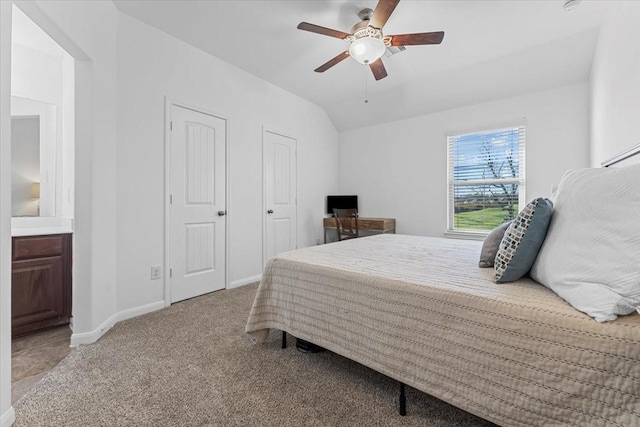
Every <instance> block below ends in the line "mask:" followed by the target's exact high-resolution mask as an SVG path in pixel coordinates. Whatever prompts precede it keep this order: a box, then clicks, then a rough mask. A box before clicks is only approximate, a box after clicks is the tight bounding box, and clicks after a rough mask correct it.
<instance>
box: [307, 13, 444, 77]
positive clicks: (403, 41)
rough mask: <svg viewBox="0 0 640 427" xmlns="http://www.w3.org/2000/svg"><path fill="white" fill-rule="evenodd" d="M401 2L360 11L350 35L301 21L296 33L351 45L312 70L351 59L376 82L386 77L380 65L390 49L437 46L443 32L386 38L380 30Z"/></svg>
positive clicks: (319, 69) (326, 68)
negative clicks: (331, 38)
mask: <svg viewBox="0 0 640 427" xmlns="http://www.w3.org/2000/svg"><path fill="white" fill-rule="evenodd" d="M398 3H400V0H379V1H378V4H377V5H376V9H375V10H371V9H363V10H361V11H360V13H359V14H358V17H359V18H360V20H361V21H360V22H358V23H357V24H355V25H354V26H353V28H351V33H345V32H343V31H338V30H332V29H331V28H325V27H321V26H319V25H314V24H309V23H308V22H301V23H300V24H298V29H299V30H304V31H310V32H312V33H318V34H322V35H325V36H329V37H335V38H338V39H342V40H346V41H348V42H350V45H349V49H347V50H345V51H344V52H342V53H341V54H339V55H338V56H336V57H335V58H333V59H330V60H329V61H327V62H326V63H324V64H322V65H321V66H319V67H318V68H316V69H315V70H314V71H315V72H317V73H323V72H325V71H327V70H328V69H329V68H331V67H333V66H334V65H336V64H338V63H339V62H341V61H343V60H344V59H346V58H347V57H349V56H351V57H352V58H353V59H355V60H356V61H358V62H360V63H361V64H365V65H368V66H369V68H371V71H373V75H374V77H375V79H376V80H380V79H383V78H385V77H387V70H386V69H385V68H384V64H383V63H382V59H381V58H382V55H383V54H384V52H385V49H386V48H387V47H389V46H414V45H426V44H440V43H441V42H442V39H443V38H444V31H436V32H432V33H415V34H399V35H394V36H385V35H383V33H382V27H384V24H386V23H387V20H388V19H389V17H390V16H391V13H393V10H394V9H395V8H396V6H397V5H398Z"/></svg>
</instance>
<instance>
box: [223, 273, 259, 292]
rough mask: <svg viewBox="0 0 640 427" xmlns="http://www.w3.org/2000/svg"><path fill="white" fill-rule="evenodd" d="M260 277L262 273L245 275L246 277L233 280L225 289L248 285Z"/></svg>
mask: <svg viewBox="0 0 640 427" xmlns="http://www.w3.org/2000/svg"><path fill="white" fill-rule="evenodd" d="M260 279H262V274H258V275H257V276H252V277H247V278H246V279H241V280H236V281H233V282H231V283H230V284H229V286H227V289H233V288H239V287H240V286H244V285H249V284H251V283H255V282H259V281H260Z"/></svg>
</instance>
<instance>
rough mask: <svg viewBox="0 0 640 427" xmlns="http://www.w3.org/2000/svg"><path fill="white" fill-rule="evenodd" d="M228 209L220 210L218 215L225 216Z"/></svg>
mask: <svg viewBox="0 0 640 427" xmlns="http://www.w3.org/2000/svg"><path fill="white" fill-rule="evenodd" d="M226 214H227V211H218V216H225V215H226Z"/></svg>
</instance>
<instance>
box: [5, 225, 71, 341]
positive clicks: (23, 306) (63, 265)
mask: <svg viewBox="0 0 640 427" xmlns="http://www.w3.org/2000/svg"><path fill="white" fill-rule="evenodd" d="M11 261H12V262H11V335H12V336H14V337H15V336H19V335H24V334H27V333H30V332H36V331H39V330H42V329H47V328H50V327H53V326H58V325H64V324H68V323H69V320H70V319H71V263H72V260H71V234H52V235H45V236H25V237H14V238H13V247H12V257H11Z"/></svg>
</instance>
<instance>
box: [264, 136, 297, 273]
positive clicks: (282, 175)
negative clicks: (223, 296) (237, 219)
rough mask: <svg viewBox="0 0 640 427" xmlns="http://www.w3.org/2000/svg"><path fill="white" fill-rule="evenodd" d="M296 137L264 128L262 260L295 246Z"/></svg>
mask: <svg viewBox="0 0 640 427" xmlns="http://www.w3.org/2000/svg"><path fill="white" fill-rule="evenodd" d="M296 145H297V141H296V140H295V139H293V138H289V137H287V136H284V135H280V134H277V133H274V132H270V131H267V130H265V131H264V133H263V162H264V164H263V171H264V201H265V206H264V215H265V227H264V242H265V243H264V262H265V263H266V261H267V260H268V259H269V258H271V257H272V256H274V255H276V254H279V253H280V252H284V251H288V250H291V249H295V248H296V229H297V228H296V227H297V225H296V224H297V212H296V203H297V195H296V191H297V190H296V178H297V153H296Z"/></svg>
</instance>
